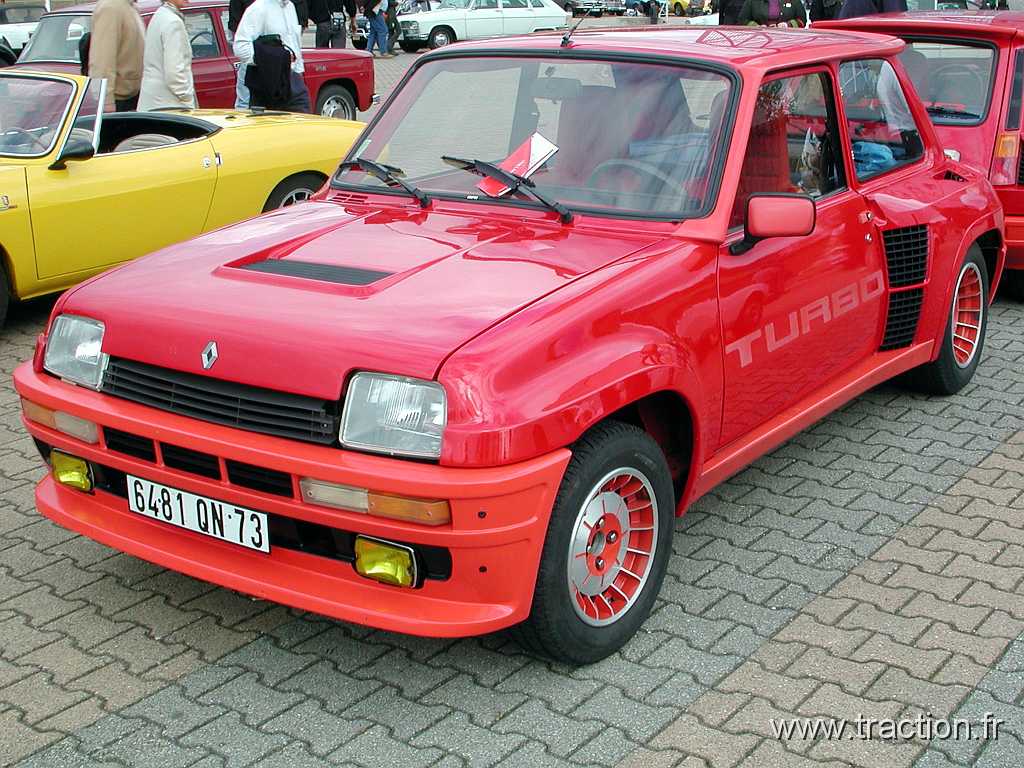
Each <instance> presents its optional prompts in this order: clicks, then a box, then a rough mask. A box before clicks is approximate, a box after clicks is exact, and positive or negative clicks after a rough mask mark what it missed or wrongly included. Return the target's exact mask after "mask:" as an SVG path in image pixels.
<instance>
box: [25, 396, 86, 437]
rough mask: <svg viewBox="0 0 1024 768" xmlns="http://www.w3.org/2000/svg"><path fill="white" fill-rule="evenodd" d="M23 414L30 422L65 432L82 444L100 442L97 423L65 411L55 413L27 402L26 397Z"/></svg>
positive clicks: (37, 404)
mask: <svg viewBox="0 0 1024 768" xmlns="http://www.w3.org/2000/svg"><path fill="white" fill-rule="evenodd" d="M21 412H22V413H24V414H25V418H26V419H28V420H29V421H34V422H35V423H36V424H42V425H43V426H44V427H49V428H50V429H55V430H57V431H58V432H63V433H64V434H65V435H70V436H71V437H74V438H77V439H79V440H81V441H82V442H85V443H93V444H95V443H98V442H99V441H100V437H99V429H98V428H97V427H96V424H95V422H92V421H87V420H86V419H82V418H79V417H78V416H72V415H71V414H70V413H64V411H55V410H53V409H52V408H47V407H46V406H45V405H40V404H39V403H33V402H32V401H31V400H26V399H25V398H24V397H23V398H21Z"/></svg>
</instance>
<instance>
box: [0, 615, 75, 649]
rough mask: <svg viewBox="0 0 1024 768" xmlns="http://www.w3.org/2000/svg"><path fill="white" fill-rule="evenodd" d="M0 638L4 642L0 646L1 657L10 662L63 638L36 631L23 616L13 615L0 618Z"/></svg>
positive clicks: (48, 632) (45, 631)
mask: <svg viewBox="0 0 1024 768" xmlns="http://www.w3.org/2000/svg"><path fill="white" fill-rule="evenodd" d="M0 617H2V614H0ZM0 637H2V638H3V640H4V642H3V644H2V645H0V657H3V658H5V659H9V660H10V659H18V658H19V657H21V656H24V655H25V654H27V653H31V652H32V651H34V650H36V649H38V648H42V647H43V646H44V645H49V644H50V643H52V642H54V641H56V640H59V639H60V637H61V636H60V634H58V633H57V632H51V631H47V630H45V629H36V628H35V627H33V626H31V625H30V624H29V623H28V622H27V621H26V620H25V618H24V617H22V616H18V615H11V616H8V617H7V618H0Z"/></svg>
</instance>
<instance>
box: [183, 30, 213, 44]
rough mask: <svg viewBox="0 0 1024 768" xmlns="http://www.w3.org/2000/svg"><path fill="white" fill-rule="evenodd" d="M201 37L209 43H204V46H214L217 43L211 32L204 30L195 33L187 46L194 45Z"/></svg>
mask: <svg viewBox="0 0 1024 768" xmlns="http://www.w3.org/2000/svg"><path fill="white" fill-rule="evenodd" d="M201 37H205V38H207V39H208V40H209V42H207V43H205V45H216V44H217V41H216V40H215V39H214V37H213V32H211V31H210V30H208V29H204V30H202V31H200V32H196V33H195V34H194V35H192V37H190V38H189V40H188V44H189V45H195V44H196V41H197V40H199V38H201Z"/></svg>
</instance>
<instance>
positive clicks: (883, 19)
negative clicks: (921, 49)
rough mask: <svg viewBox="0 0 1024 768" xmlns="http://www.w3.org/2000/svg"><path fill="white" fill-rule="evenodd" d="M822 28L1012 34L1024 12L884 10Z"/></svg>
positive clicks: (1023, 24)
mask: <svg viewBox="0 0 1024 768" xmlns="http://www.w3.org/2000/svg"><path fill="white" fill-rule="evenodd" d="M813 26H814V27H817V28H819V29H834V28H843V29H858V30H859V29H863V30H872V31H878V32H884V31H887V30H896V29H899V30H900V31H903V30H921V31H922V32H930V33H932V34H942V35H952V34H964V33H965V32H967V33H968V34H973V35H979V36H983V37H1010V36H1013V35H1015V34H1017V33H1018V32H1022V31H1024V12H1022V11H915V12H913V13H881V14H877V15H875V16H860V17H858V18H854V19H843V20H835V21H823V22H815V23H814V24H813Z"/></svg>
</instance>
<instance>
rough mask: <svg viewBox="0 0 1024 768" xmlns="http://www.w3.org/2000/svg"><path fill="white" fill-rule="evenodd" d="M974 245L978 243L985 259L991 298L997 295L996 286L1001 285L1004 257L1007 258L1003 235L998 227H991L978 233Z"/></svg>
mask: <svg viewBox="0 0 1024 768" xmlns="http://www.w3.org/2000/svg"><path fill="white" fill-rule="evenodd" d="M972 245H977V246H978V247H979V248H980V249H981V255H982V256H983V257H984V259H985V267H986V269H987V270H988V279H989V283H990V287H989V293H990V296H989V298H990V299H991V298H992V296H995V293H996V288H998V287H999V286H998V279H999V277H1000V275H1001V274H1002V266H1003V259H1004V258H1005V252H1004V249H1003V245H1004V243H1003V235H1002V233H1001V232H1000V231H999V230H998V229H990V230H988V231H987V232H982V233H981V234H980V235H978V237H977V238H976V239H975V240H974V242H973V243H972Z"/></svg>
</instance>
